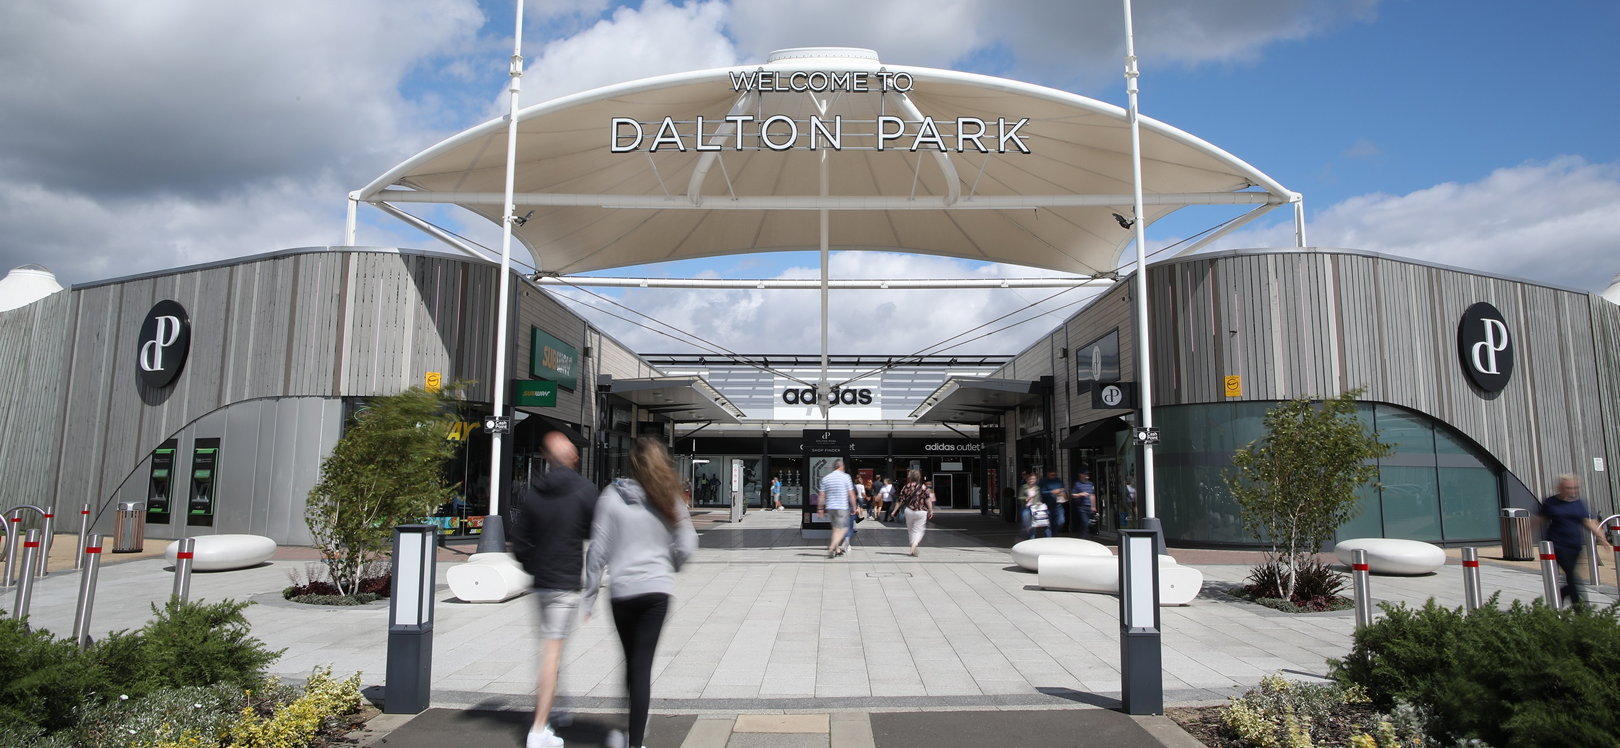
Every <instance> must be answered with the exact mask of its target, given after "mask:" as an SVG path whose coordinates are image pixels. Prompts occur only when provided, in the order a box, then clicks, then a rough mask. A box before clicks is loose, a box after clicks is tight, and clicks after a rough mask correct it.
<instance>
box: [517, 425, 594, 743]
mask: <svg viewBox="0 0 1620 748" xmlns="http://www.w3.org/2000/svg"><path fill="white" fill-rule="evenodd" d="M541 445H542V448H543V453H544V455H545V458H546V462H547V464H548V465H549V469H548V470H547V471H546V473H545V474H544V475H541V476H539V477H536V478H534V479H533V480H532V481H531V482H530V483H529V484H528V485H525V486H524V487H523V488H522V489H521V490H520V491H519V492H518V496H517V505H518V506H519V507H520V512H519V514H518V515H517V518H516V521H514V522H513V523H512V550H513V552H514V555H516V556H517V557H518V560H519V561H521V562H522V563H523V570H524V571H527V572H528V573H529V576H532V577H534V598H535V600H536V601H538V602H539V604H540V638H541V640H542V641H541V643H540V686H539V694H538V696H537V698H536V701H535V711H534V725H533V726H532V727H530V728H529V739H528V743H527V748H561V746H562V744H563V741H562V738H559V737H557V734H556V732H555V730H553V728H552V725H551V724H550V721H551V705H552V702H553V701H554V700H555V698H556V696H557V671H558V666H559V664H560V663H561V661H562V648H563V642H564V641H566V640H567V639H568V635H569V634H571V633H573V631H574V628H575V627H577V626H578V625H579V607H580V590H581V589H582V588H583V586H584V582H583V581H582V579H583V574H584V570H585V541H587V540H590V537H591V519H592V518H593V517H594V516H595V514H596V498H597V492H596V486H593V485H591V482H590V481H588V480H585V478H584V477H583V476H581V475H580V474H579V473H577V472H575V469H576V468H577V467H578V466H579V451H578V450H576V449H574V444H573V442H570V441H568V437H566V436H564V435H563V434H562V432H559V431H552V432H550V433H548V434H546V435H545V437H544V438H543V439H542V440H541Z"/></svg>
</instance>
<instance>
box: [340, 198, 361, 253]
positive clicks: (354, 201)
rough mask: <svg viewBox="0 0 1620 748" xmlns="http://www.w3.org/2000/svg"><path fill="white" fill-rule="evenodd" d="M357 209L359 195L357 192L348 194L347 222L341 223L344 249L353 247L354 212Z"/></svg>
mask: <svg viewBox="0 0 1620 748" xmlns="http://www.w3.org/2000/svg"><path fill="white" fill-rule="evenodd" d="M359 207H360V193H358V192H350V193H349V214H348V218H347V220H345V221H344V222H343V246H345V247H352V246H354V231H355V226H354V224H355V212H356V211H357V210H358V209H359Z"/></svg>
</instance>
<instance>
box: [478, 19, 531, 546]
mask: <svg viewBox="0 0 1620 748" xmlns="http://www.w3.org/2000/svg"><path fill="white" fill-rule="evenodd" d="M509 75H510V77H511V81H512V82H511V83H510V84H509V85H508V87H507V90H508V91H509V92H511V96H512V102H511V113H510V114H508V115H507V127H506V209H505V211H506V212H505V213H504V215H503V218H504V220H502V221H501V275H500V289H501V290H500V303H499V305H498V306H497V307H496V308H495V381H494V382H492V383H491V386H492V387H493V389H494V393H493V398H494V401H495V417H497V418H505V416H506V346H507V342H508V341H507V339H506V338H507V330H506V317H507V314H508V313H509V312H510V311H511V310H509V309H507V305H508V304H509V303H510V296H511V287H512V278H511V274H512V217H513V206H512V177H513V175H514V173H515V172H516V171H517V135H518V119H517V115H518V93H519V90H520V89H521V88H522V80H523V0H517V23H516V24H515V28H514V29H513V31H512V69H511V72H510V74H509ZM504 441H505V434H502V433H501V432H500V431H499V430H497V431H496V432H495V433H493V434H490V438H489V513H488V515H487V516H486V517H485V518H484V529H483V530H482V531H480V534H481V537H480V538H479V542H478V551H479V552H480V553H504V552H505V551H506V533H505V528H503V527H501V524H502V523H501V520H500V513H501V512H500V498H501V487H502V486H501V451H502V450H501V447H502V442H504ZM491 524H493V525H494V527H493V528H492V527H491ZM496 535H499V537H496Z"/></svg>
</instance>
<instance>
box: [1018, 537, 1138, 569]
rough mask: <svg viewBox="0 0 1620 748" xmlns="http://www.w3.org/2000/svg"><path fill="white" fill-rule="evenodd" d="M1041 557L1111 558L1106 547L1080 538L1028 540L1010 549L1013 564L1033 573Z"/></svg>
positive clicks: (1110, 553) (1109, 551) (1111, 554)
mask: <svg viewBox="0 0 1620 748" xmlns="http://www.w3.org/2000/svg"><path fill="white" fill-rule="evenodd" d="M1041 556H1096V557H1105V556H1106V557H1108V558H1113V557H1114V552H1113V551H1111V550H1109V549H1108V546H1106V545H1103V544H1102V543H1098V542H1095V541H1091V540H1082V539H1080V538H1030V539H1029V540H1025V541H1024V542H1022V543H1019V544H1018V545H1015V546H1013V547H1012V559H1013V563H1015V564H1018V565H1019V566H1021V567H1023V568H1024V569H1026V570H1028V571H1035V569H1036V567H1037V565H1038V564H1037V559H1039V558H1040V557H1041Z"/></svg>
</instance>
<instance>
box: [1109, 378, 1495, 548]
mask: <svg viewBox="0 0 1620 748" xmlns="http://www.w3.org/2000/svg"><path fill="white" fill-rule="evenodd" d="M1275 405H1276V404H1275V403H1270V402H1242V403H1213V404H1207V405H1177V406H1169V407H1164V408H1155V409H1154V419H1155V421H1156V422H1157V424H1156V425H1158V426H1159V427H1160V429H1161V430H1160V433H1161V434H1162V438H1163V440H1164V441H1163V442H1162V443H1161V444H1160V445H1159V448H1158V449H1157V450H1156V454H1155V460H1156V468H1157V474H1158V482H1157V483H1158V486H1157V487H1158V493H1159V502H1158V505H1159V515H1160V518H1161V519H1162V520H1163V523H1164V529H1165V535H1166V537H1167V538H1169V539H1171V540H1177V541H1183V542H1195V543H1234V544H1252V543H1253V542H1254V541H1253V539H1252V538H1250V537H1249V536H1248V535H1246V534H1245V533H1244V532H1243V528H1242V524H1241V522H1240V520H1239V515H1238V507H1237V504H1236V502H1234V501H1233V500H1232V498H1231V496H1230V494H1229V493H1228V492H1227V489H1226V484H1225V482H1224V480H1223V479H1222V474H1223V473H1224V472H1226V471H1229V470H1232V469H1233V468H1232V453H1233V451H1235V450H1236V449H1237V448H1239V447H1242V446H1244V445H1246V444H1248V443H1249V442H1252V441H1255V440H1258V439H1260V438H1261V436H1263V435H1264V419H1265V414H1266V411H1267V410H1268V409H1269V408H1271V407H1274V406H1275ZM1359 416H1360V418H1361V420H1362V422H1363V423H1364V424H1366V425H1367V426H1368V427H1369V428H1373V429H1376V430H1377V431H1378V432H1379V438H1380V440H1382V441H1383V442H1384V443H1385V444H1389V445H1392V446H1393V447H1394V448H1395V451H1394V452H1392V453H1391V454H1390V455H1389V456H1387V457H1385V458H1383V459H1381V460H1379V461H1378V479H1377V480H1378V482H1379V483H1380V484H1381V486H1372V485H1367V486H1363V487H1362V489H1361V491H1360V498H1361V502H1360V503H1361V511H1360V513H1359V514H1357V516H1356V517H1355V518H1354V519H1352V520H1350V521H1349V522H1346V523H1345V524H1344V525H1343V526H1342V527H1340V528H1339V537H1340V538H1353V537H1385V538H1402V539H1407V540H1426V541H1433V542H1444V543H1460V542H1468V541H1481V540H1489V541H1493V542H1494V541H1495V539H1496V538H1497V537H1498V533H1499V530H1498V528H1497V513H1498V509H1499V508H1500V507H1501V506H1502V487H1501V485H1502V484H1501V475H1502V468H1501V466H1500V465H1497V464H1496V462H1495V461H1494V460H1493V459H1491V458H1490V457H1489V456H1488V455H1486V454H1485V453H1484V452H1483V451H1482V450H1480V449H1478V448H1477V447H1475V446H1474V445H1473V444H1472V443H1470V442H1469V440H1468V439H1467V438H1466V437H1464V436H1462V435H1461V434H1458V433H1456V432H1454V431H1452V430H1451V429H1450V428H1449V427H1447V426H1446V425H1445V424H1443V423H1440V422H1439V421H1436V420H1435V419H1433V418H1430V417H1428V416H1426V415H1423V414H1421V413H1417V412H1414V411H1410V410H1406V409H1404V408H1400V407H1397V406H1394V405H1388V404H1384V403H1377V404H1374V403H1362V404H1361V410H1360V414H1359ZM1129 451H1130V450H1126V452H1127V453H1128V452H1129Z"/></svg>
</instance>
